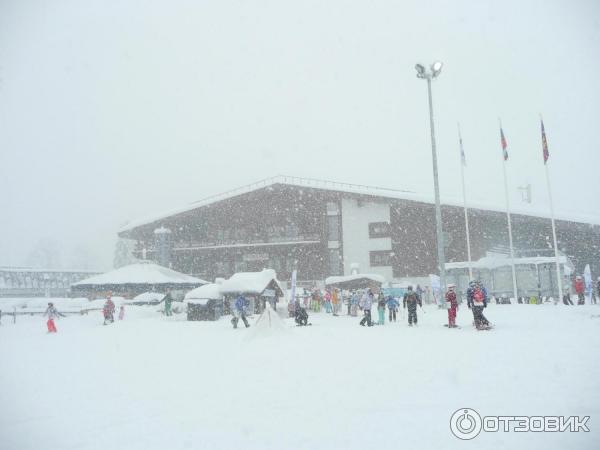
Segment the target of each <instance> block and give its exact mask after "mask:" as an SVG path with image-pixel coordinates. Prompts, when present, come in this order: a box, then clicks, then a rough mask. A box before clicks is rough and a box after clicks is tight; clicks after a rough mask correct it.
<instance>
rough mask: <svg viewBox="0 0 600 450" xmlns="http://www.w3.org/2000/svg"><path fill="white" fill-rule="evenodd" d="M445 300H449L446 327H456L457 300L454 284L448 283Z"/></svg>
mask: <svg viewBox="0 0 600 450" xmlns="http://www.w3.org/2000/svg"><path fill="white" fill-rule="evenodd" d="M446 301H447V302H450V308H448V328H456V311H458V300H457V299H456V292H455V286H454V285H453V284H449V285H448V292H446Z"/></svg>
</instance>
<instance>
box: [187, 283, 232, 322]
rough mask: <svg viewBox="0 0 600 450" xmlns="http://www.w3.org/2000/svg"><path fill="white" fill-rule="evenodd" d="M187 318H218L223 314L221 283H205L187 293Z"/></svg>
mask: <svg viewBox="0 0 600 450" xmlns="http://www.w3.org/2000/svg"><path fill="white" fill-rule="evenodd" d="M183 302H184V303H185V304H186V305H187V320H217V319H218V318H219V317H221V314H223V294H221V285H220V284H217V283H210V284H205V285H204V286H200V287H199V288H196V289H192V290H191V291H190V292H188V293H187V294H185V299H184V300H183Z"/></svg>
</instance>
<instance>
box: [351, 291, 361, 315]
mask: <svg viewBox="0 0 600 450" xmlns="http://www.w3.org/2000/svg"><path fill="white" fill-rule="evenodd" d="M359 303H360V296H359V295H358V292H356V291H353V292H352V295H351V296H350V315H351V316H353V317H356V316H357V315H358V304H359Z"/></svg>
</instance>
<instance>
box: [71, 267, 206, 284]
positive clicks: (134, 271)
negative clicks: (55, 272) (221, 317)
mask: <svg viewBox="0 0 600 450" xmlns="http://www.w3.org/2000/svg"><path fill="white" fill-rule="evenodd" d="M207 283H208V281H204V280H201V279H200V278H195V277H192V276H190V275H186V274H184V273H180V272H176V271H175V270H171V269H168V268H166V267H162V266H159V265H158V264H153V263H150V262H139V263H136V264H130V265H128V266H124V267H121V268H119V269H116V270H112V271H110V272H106V273H103V274H101V275H96V276H93V277H90V278H86V279H85V280H81V281H78V282H77V283H73V284H72V285H71V286H73V287H83V286H90V287H91V286H115V285H140V284H147V285H154V286H156V285H170V286H173V285H183V286H189V285H196V286H200V285H202V284H207Z"/></svg>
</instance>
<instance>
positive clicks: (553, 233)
mask: <svg viewBox="0 0 600 450" xmlns="http://www.w3.org/2000/svg"><path fill="white" fill-rule="evenodd" d="M540 122H541V123H542V127H543V124H544V121H543V119H542V115H541V114H540ZM545 137H546V132H545V131H544V130H543V128H542V139H544V138H545ZM542 145H544V142H543V141H542ZM545 145H546V147H547V146H548V144H547V143H546V144H545ZM544 169H545V171H546V184H547V185H548V200H550V219H551V221H552V239H553V240H554V257H555V258H556V283H557V284H556V285H557V286H558V297H557V298H556V300H555V301H554V304H555V305H556V304H558V302H560V299H561V296H562V278H561V276H560V261H559V260H558V245H557V242H556V225H555V223H554V204H553V202H552V188H551V186H550V174H549V173H548V164H547V160H546V156H544Z"/></svg>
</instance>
